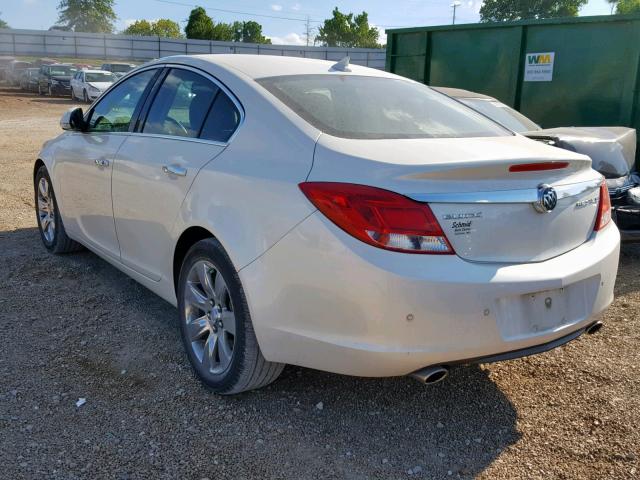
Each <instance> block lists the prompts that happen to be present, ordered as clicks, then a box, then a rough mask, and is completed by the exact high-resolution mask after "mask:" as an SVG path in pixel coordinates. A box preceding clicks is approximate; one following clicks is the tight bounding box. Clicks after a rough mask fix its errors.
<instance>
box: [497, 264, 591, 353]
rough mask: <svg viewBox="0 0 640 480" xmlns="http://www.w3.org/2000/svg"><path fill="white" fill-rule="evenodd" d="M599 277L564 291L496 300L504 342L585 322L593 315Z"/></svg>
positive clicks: (568, 286)
mask: <svg viewBox="0 0 640 480" xmlns="http://www.w3.org/2000/svg"><path fill="white" fill-rule="evenodd" d="M599 285H600V277H599V276H597V277H592V278H588V279H586V280H582V281H579V282H576V283H572V284H570V285H567V286H566V287H562V288H557V289H550V290H540V291H537V292H532V293H526V294H522V295H512V296H508V297H503V298H500V299H498V300H497V309H496V310H497V314H496V317H497V318H496V321H497V324H498V329H499V331H500V334H501V336H502V338H503V339H504V340H506V341H513V340H519V339H523V338H527V337H533V336H537V335H545V334H548V333H552V332H555V331H558V330H561V329H563V328H565V327H567V326H569V325H573V324H575V323H579V322H581V321H583V320H585V319H586V318H587V317H588V316H589V315H590V314H591V312H592V311H593V305H594V302H595V299H596V295H597V292H598V287H599Z"/></svg>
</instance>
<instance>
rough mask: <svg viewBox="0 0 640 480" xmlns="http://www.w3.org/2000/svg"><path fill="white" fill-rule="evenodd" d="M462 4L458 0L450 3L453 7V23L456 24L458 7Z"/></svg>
mask: <svg viewBox="0 0 640 480" xmlns="http://www.w3.org/2000/svg"><path fill="white" fill-rule="evenodd" d="M460 5H462V4H461V3H460V2H458V1H457V0H456V1H455V2H453V3H452V4H451V5H450V6H451V8H453V22H451V24H452V25H455V24H456V8H458V7H459V6H460Z"/></svg>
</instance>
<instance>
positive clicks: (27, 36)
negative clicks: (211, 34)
mask: <svg viewBox="0 0 640 480" xmlns="http://www.w3.org/2000/svg"><path fill="white" fill-rule="evenodd" d="M197 53H245V54H256V55H284V56H290V57H307V58H320V59H327V60H336V61H338V60H340V59H341V58H343V57H345V56H346V55H349V56H350V57H351V63H355V64H358V65H365V66H368V67H372V68H379V69H382V70H383V69H384V64H385V56H386V53H385V50H384V49H369V48H339V47H306V46H293V45H258V44H253V43H240V42H217V41H210V40H187V39H174V38H161V37H140V36H129V35H103V34H97V33H74V32H59V31H47V30H18V29H0V55H14V56H41V57H54V58H55V57H75V58H96V59H110V60H132V61H135V60H137V61H143V60H150V59H153V58H159V57H166V56H168V55H180V54H197Z"/></svg>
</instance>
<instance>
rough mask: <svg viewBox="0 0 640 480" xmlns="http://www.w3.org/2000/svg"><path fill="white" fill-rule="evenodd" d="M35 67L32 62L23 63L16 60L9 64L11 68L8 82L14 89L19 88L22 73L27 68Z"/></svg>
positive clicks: (8, 73)
mask: <svg viewBox="0 0 640 480" xmlns="http://www.w3.org/2000/svg"><path fill="white" fill-rule="evenodd" d="M31 67H33V64H32V63H31V62H22V61H20V60H14V61H13V62H11V63H10V64H9V68H8V69H7V81H8V82H9V85H11V86H13V87H17V86H18V85H20V77H21V76H22V72H24V71H25V70H26V69H27V68H31Z"/></svg>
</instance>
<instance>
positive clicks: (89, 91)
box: [71, 70, 118, 103]
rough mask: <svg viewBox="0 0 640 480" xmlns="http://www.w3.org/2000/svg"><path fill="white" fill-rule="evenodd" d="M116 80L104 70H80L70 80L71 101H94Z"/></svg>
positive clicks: (116, 78)
mask: <svg viewBox="0 0 640 480" xmlns="http://www.w3.org/2000/svg"><path fill="white" fill-rule="evenodd" d="M116 80H118V77H116V76H115V75H114V74H113V73H111V72H107V71H106V70H80V71H78V72H77V73H76V74H75V75H74V76H73V77H72V78H71V99H72V100H76V99H78V100H83V101H84V102H86V103H89V102H92V101H94V100H95V99H96V98H98V97H99V96H100V95H102V94H103V93H104V91H105V90H106V89H107V88H109V87H110V86H111V85H113V83H114V82H115V81H116Z"/></svg>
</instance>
